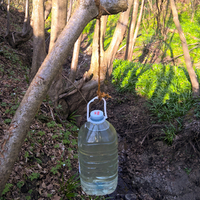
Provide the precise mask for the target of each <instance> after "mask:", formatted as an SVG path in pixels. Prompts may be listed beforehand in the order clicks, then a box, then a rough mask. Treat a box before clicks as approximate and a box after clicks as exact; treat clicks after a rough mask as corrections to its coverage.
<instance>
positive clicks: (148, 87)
mask: <svg viewBox="0 0 200 200" xmlns="http://www.w3.org/2000/svg"><path fill="white" fill-rule="evenodd" d="M196 73H197V75H198V77H199V75H200V72H199V70H197V71H196ZM112 83H113V84H114V85H115V86H116V87H117V89H118V91H120V92H131V93H134V94H137V95H140V96H142V97H145V98H146V99H147V101H148V106H149V109H150V111H151V113H152V114H153V115H155V116H157V117H158V118H159V121H166V120H167V121H170V120H172V119H174V118H177V117H180V116H183V115H185V114H186V113H187V111H188V110H189V109H190V108H191V107H192V106H193V105H194V100H193V99H192V97H191V95H192V93H191V83H190V80H189V75H188V72H187V70H186V69H185V68H184V67H176V66H170V65H162V64H154V65H150V64H146V65H144V64H141V63H132V62H128V61H122V60H115V61H114V65H113V73H112Z"/></svg>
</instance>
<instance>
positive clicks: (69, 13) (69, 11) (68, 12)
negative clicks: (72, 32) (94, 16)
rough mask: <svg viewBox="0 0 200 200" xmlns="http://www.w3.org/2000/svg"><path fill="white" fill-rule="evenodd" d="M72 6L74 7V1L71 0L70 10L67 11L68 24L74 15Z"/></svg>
mask: <svg viewBox="0 0 200 200" xmlns="http://www.w3.org/2000/svg"><path fill="white" fill-rule="evenodd" d="M72 5H73V0H69V8H68V11H67V22H68V21H69V19H70V17H71V15H72Z"/></svg>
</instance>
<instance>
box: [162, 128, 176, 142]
mask: <svg viewBox="0 0 200 200" xmlns="http://www.w3.org/2000/svg"><path fill="white" fill-rule="evenodd" d="M163 132H164V133H165V137H164V140H165V141H166V142H167V144H168V145H172V143H173V140H174V137H175V136H176V134H175V133H176V128H175V127H174V126H173V125H172V124H171V125H170V126H166V127H165V129H163Z"/></svg>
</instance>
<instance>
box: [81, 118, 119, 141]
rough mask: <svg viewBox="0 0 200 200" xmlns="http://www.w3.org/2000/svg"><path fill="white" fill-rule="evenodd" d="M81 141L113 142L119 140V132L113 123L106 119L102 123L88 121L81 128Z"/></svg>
mask: <svg viewBox="0 0 200 200" xmlns="http://www.w3.org/2000/svg"><path fill="white" fill-rule="evenodd" d="M78 137H79V142H83V143H102V142H103V143H111V142H114V141H116V140H117V133H116V130H115V129H114V127H113V126H112V124H110V123H109V122H108V121H107V120H105V121H104V122H103V123H101V124H93V123H90V122H86V123H85V124H84V125H83V126H82V127H81V129H80V130H79V136H78Z"/></svg>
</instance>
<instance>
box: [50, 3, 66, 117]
mask: <svg viewBox="0 0 200 200" xmlns="http://www.w3.org/2000/svg"><path fill="white" fill-rule="evenodd" d="M66 20H67V1H66V0H52V17H51V38H50V45H49V52H50V51H51V50H52V48H53V46H54V44H55V42H56V40H57V38H58V37H59V35H60V33H61V32H62V30H63V29H64V27H65V25H66V22H67V21H66ZM66 58H67V57H66ZM62 71H63V68H61V69H60V71H59V72H58V74H57V75H56V76H55V78H54V80H53V83H52V84H51V87H50V89H49V91H48V95H49V97H50V98H51V101H52V102H53V103H54V107H55V108H56V110H57V112H60V111H64V108H67V105H66V103H65V102H64V101H62V104H61V105H62V108H61V109H59V110H58V109H57V108H58V104H59V101H58V95H59V94H61V93H62V90H63V84H64V86H65V85H66V84H65V82H66V81H65V80H63V77H62ZM60 114H61V113H60ZM65 114H66V113H65V112H64V113H63V115H65Z"/></svg>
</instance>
